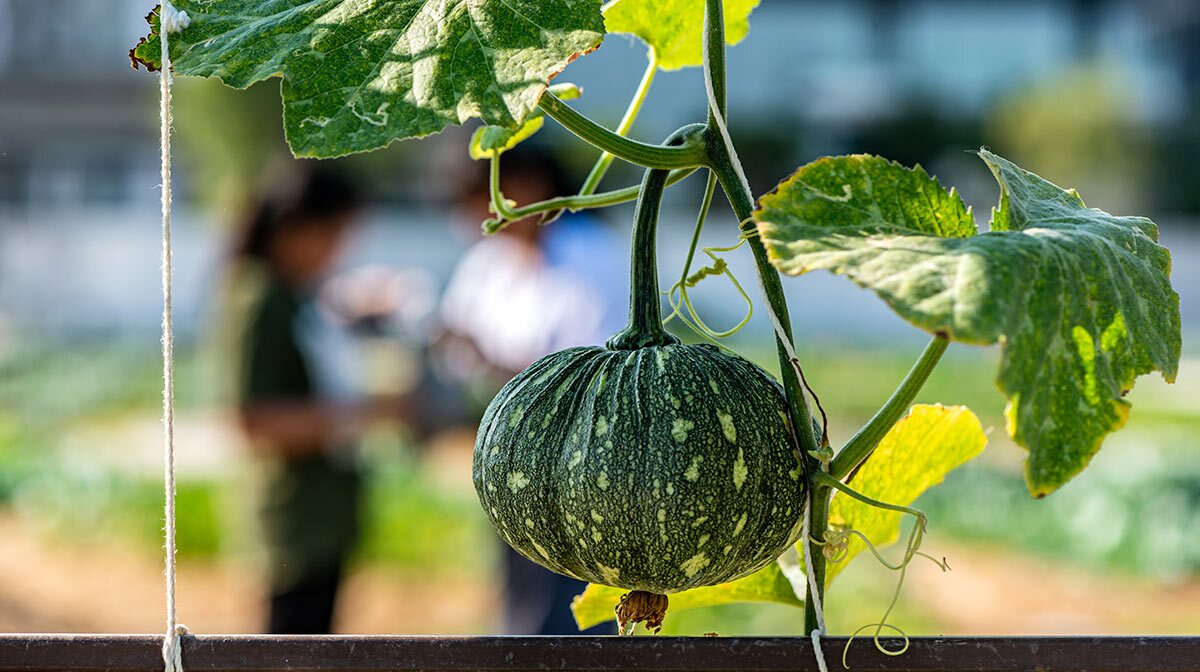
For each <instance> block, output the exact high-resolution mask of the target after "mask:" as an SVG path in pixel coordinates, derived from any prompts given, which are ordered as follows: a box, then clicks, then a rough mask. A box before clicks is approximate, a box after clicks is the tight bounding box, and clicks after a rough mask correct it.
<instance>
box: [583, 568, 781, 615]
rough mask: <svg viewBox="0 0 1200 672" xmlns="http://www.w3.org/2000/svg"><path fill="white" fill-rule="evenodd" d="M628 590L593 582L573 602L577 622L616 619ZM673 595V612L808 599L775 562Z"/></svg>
mask: <svg viewBox="0 0 1200 672" xmlns="http://www.w3.org/2000/svg"><path fill="white" fill-rule="evenodd" d="M628 592H629V591H628V590H624V589H621V588H612V587H609V586H600V585H597V584H594V583H593V584H589V585H588V587H587V588H586V589H585V590H584V591H583V593H581V594H580V595H579V596H578V597H576V598H575V601H574V602H572V603H571V611H572V612H574V613H575V623H576V624H578V625H579V629H580V630H586V629H588V628H590V627H592V626H593V625H598V624H600V623H604V622H605V621H612V620H615V619H616V615H615V613H614V611H613V610H614V609H615V608H616V606H617V603H618V602H620V600H621V596H622V595H624V594H625V593H628ZM669 599H670V613H675V612H680V611H685V610H688V609H697V608H699V607H715V606H717V605H720V604H731V603H734V602H774V603H777V604H788V605H791V606H794V607H803V606H804V601H803V600H801V599H800V598H798V597H796V591H795V590H794V589H793V588H792V584H791V583H790V582H789V581H788V580H787V578H786V577H785V576H784V575H783V572H782V570H780V569H779V565H777V564H775V563H772V564H770V565H767V566H766V567H764V568H762V569H760V570H758V571H757V572H755V573H753V574H751V575H750V576H746V577H743V578H740V579H738V580H736V581H730V582H729V583H723V584H721V585H719V586H707V587H704V588H693V589H692V590H685V591H683V592H682V593H675V594H674V595H670V596H669Z"/></svg>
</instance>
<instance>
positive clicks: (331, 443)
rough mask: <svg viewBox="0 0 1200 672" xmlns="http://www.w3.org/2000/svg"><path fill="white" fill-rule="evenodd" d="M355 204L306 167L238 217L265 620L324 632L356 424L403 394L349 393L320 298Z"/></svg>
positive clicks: (350, 514)
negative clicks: (242, 220) (247, 299)
mask: <svg viewBox="0 0 1200 672" xmlns="http://www.w3.org/2000/svg"><path fill="white" fill-rule="evenodd" d="M359 206H360V197H359V194H358V192H357V190H356V189H355V187H354V185H353V184H351V183H350V182H349V181H347V180H345V179H343V178H341V177H339V176H337V175H336V174H334V173H332V172H328V171H325V170H318V169H314V168H305V169H300V170H298V172H297V173H295V174H293V175H290V176H289V179H287V180H284V181H281V182H280V183H279V184H277V185H275V186H274V187H273V188H272V189H271V190H270V191H268V193H266V194H265V195H263V196H262V198H261V200H260V202H259V203H258V204H257V206H256V207H255V208H254V209H253V211H252V215H251V217H250V219H249V221H248V222H246V224H245V225H244V227H243V230H242V235H243V238H242V240H241V242H240V245H239V247H238V249H237V251H236V252H237V256H238V258H239V261H240V262H241V263H240V264H239V267H238V273H239V276H243V277H244V275H245V274H252V275H254V276H256V278H255V279H256V280H257V285H258V291H257V293H256V297H255V299H254V300H253V301H252V303H251V306H252V307H251V308H250V310H249V312H248V316H247V319H246V323H245V326H244V330H243V333H242V336H241V341H240V362H239V363H240V377H239V390H238V396H239V399H238V406H239V420H240V426H241V429H242V430H243V432H244V433H245V435H246V437H247V439H248V440H249V443H250V445H251V446H252V447H253V450H254V452H255V456H256V457H257V458H258V461H259V462H260V463H261V465H260V466H261V467H262V473H261V474H260V479H259V482H258V492H257V493H256V494H257V496H258V502H257V505H258V522H259V524H260V527H261V534H262V539H263V542H264V546H265V551H266V560H267V580H268V590H269V595H270V597H269V604H268V606H269V616H268V622H267V630H268V631H269V632H270V633H272V634H319V633H327V632H329V631H330V628H331V625H332V619H333V613H334V606H335V603H336V598H337V593H338V587H339V584H340V582H341V578H342V573H343V569H344V568H345V564H346V560H347V558H348V557H349V554H350V552H351V550H352V549H353V547H354V544H355V541H356V540H357V537H358V529H359V510H358V508H359V500H360V494H361V490H362V487H363V478H362V473H361V469H360V466H359V461H358V455H357V450H356V446H357V444H358V439H359V436H360V433H361V432H362V430H363V429H364V427H365V426H366V425H367V424H368V423H370V422H372V421H376V420H381V419H385V418H398V417H400V416H401V415H402V414H403V412H404V411H405V409H406V405H407V404H406V402H405V400H403V399H398V398H371V397H366V396H364V395H362V394H361V393H360V392H359V386H358V384H357V383H358V382H359V381H358V377H359V374H360V373H361V372H360V371H358V370H356V363H355V358H354V349H353V344H352V342H351V340H350V337H349V334H348V332H347V330H346V329H345V327H344V326H343V325H342V324H341V323H340V322H339V321H338V320H337V319H336V317H335V316H334V315H333V314H332V312H331V310H330V309H329V308H328V306H327V305H325V304H323V303H322V302H321V301H319V300H318V296H319V295H320V293H319V289H320V287H321V285H322V280H324V279H325V277H326V275H327V274H328V272H329V271H330V270H331V268H332V266H333V262H334V261H335V259H336V258H337V255H338V252H339V251H340V249H341V247H342V245H343V243H344V242H345V240H346V238H347V234H348V233H349V231H350V230H351V229H352V228H353V226H354V223H355V221H356V217H357V214H358V210H359Z"/></svg>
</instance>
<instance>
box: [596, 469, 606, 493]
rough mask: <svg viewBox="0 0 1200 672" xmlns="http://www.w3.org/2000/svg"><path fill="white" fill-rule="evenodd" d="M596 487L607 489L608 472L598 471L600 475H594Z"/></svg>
mask: <svg viewBox="0 0 1200 672" xmlns="http://www.w3.org/2000/svg"><path fill="white" fill-rule="evenodd" d="M596 487H598V488H600V489H601V490H607V489H608V472H604V471H602V472H600V475H599V476H597V477H596Z"/></svg>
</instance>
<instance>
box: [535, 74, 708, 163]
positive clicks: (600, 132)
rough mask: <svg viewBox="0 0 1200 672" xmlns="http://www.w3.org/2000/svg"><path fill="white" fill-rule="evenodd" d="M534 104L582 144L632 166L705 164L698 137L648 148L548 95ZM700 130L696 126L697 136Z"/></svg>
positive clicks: (550, 94) (704, 156) (544, 95)
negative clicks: (692, 139) (582, 141)
mask: <svg viewBox="0 0 1200 672" xmlns="http://www.w3.org/2000/svg"><path fill="white" fill-rule="evenodd" d="M538 104H539V105H540V106H541V108H542V109H543V110H544V111H545V112H546V114H547V115H549V116H550V118H552V119H554V120H555V121H557V122H558V123H559V124H561V125H562V126H563V128H566V129H567V130H568V131H571V132H572V133H574V134H575V135H577V136H579V137H580V138H581V139H582V140H584V141H585V142H587V143H589V144H591V145H593V146H595V147H597V148H599V149H601V150H604V151H606V152H608V153H610V154H612V155H614V156H616V157H617V158H618V159H621V160H624V161H628V162H629V163H632V164H634V165H638V166H643V167H646V168H659V169H672V168H698V167H700V166H703V165H705V160H706V153H705V151H704V147H703V146H702V145H701V143H700V142H699V141H698V138H696V139H694V141H691V142H689V141H687V140H688V139H685V142H683V143H682V144H680V145H677V146H673V147H664V146H662V145H650V144H647V143H644V142H638V141H637V140H630V139H629V138H626V137H624V136H621V135H618V134H616V133H614V132H613V131H610V130H609V129H607V128H605V127H604V126H601V125H600V124H598V123H596V122H595V121H592V120H591V119H589V118H588V117H586V116H585V115H583V114H581V113H580V112H578V111H577V110H575V109H574V108H573V107H571V106H570V105H567V104H566V103H564V102H563V101H562V100H560V99H559V98H558V97H556V96H555V95H554V94H552V93H548V92H547V93H545V94H543V95H542V98H541V101H540V102H539V103H538ZM701 128H702V127H701V126H699V125H697V126H696V134H697V135H699V131H700V129H701ZM689 139H690V138H689Z"/></svg>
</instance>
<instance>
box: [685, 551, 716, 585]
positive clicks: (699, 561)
mask: <svg viewBox="0 0 1200 672" xmlns="http://www.w3.org/2000/svg"><path fill="white" fill-rule="evenodd" d="M709 564H710V561H709V559H708V556H706V555H704V554H703V553H697V554H695V555H693V556H692V557H690V558H688V559H687V560H684V561H683V564H682V565H680V566H679V568H680V569H682V570H683V573H684V574H687V577H688V578H689V579H690V578H692V577H693V576H695V575H696V573H697V572H699V571H700V570H702V569H704V568H705V567H707V566H708V565H709Z"/></svg>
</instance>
